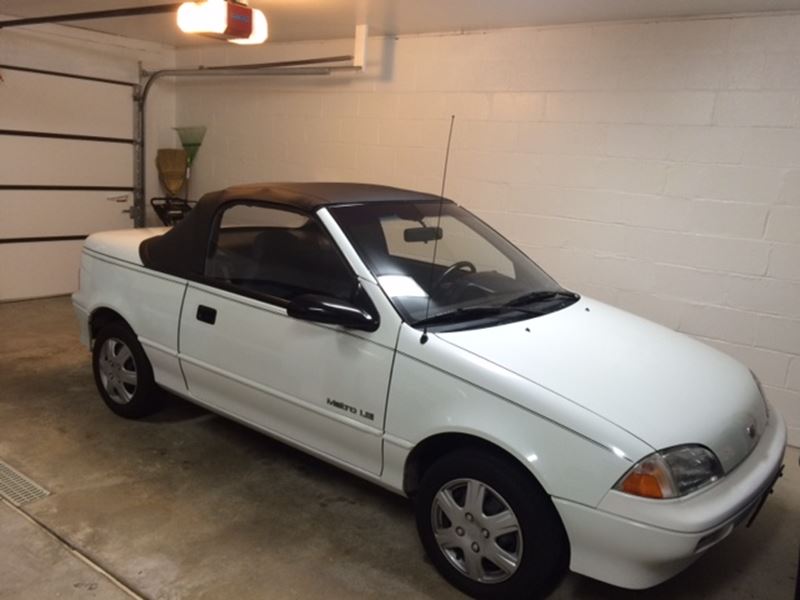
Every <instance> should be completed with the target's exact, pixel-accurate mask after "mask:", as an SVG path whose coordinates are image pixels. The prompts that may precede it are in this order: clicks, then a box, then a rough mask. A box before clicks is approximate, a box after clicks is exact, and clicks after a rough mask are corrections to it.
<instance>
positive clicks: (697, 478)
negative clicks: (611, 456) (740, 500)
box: [614, 445, 723, 498]
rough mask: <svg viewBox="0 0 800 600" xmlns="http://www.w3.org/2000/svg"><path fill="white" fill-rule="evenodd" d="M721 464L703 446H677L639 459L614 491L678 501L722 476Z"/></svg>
mask: <svg viewBox="0 0 800 600" xmlns="http://www.w3.org/2000/svg"><path fill="white" fill-rule="evenodd" d="M722 474H723V473H722V465H720V462H719V459H717V457H716V455H715V454H714V453H713V452H711V450H709V449H708V448H706V447H704V446H695V445H692V446H676V447H674V448H669V449H667V450H662V451H660V452H655V453H654V454H651V455H650V456H647V457H645V458H643V459H642V460H640V461H639V462H638V463H636V465H634V467H633V468H632V469H631V470H630V471H628V472H627V473H626V474H625V476H624V477H623V478H622V479H620V480H619V482H618V483H617V485H616V486H614V488H615V489H617V490H619V491H621V492H625V493H626V494H633V495H634V496H643V497H645V498H678V497H680V496H685V495H686V494H689V493H690V492H693V491H695V490H698V489H700V488H701V487H703V486H705V485H708V484H709V483H713V482H714V481H716V480H717V479H719V478H720V477H722Z"/></svg>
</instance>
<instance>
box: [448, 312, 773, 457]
mask: <svg viewBox="0 0 800 600" xmlns="http://www.w3.org/2000/svg"><path fill="white" fill-rule="evenodd" d="M440 337H441V338H442V339H444V340H446V341H448V342H450V343H452V344H454V345H456V346H458V347H459V348H463V349H464V350H467V351H469V352H472V353H473V354H475V355H477V356H480V357H482V358H485V359H486V360H488V361H490V362H492V363H494V364H496V365H502V366H503V367H504V368H506V369H508V370H510V371H512V372H514V373H517V374H518V375H520V376H521V377H524V378H525V379H528V380H530V381H533V382H536V383H538V384H539V385H541V386H543V387H545V388H547V389H550V390H556V391H557V392H558V393H559V394H561V395H563V396H564V397H566V398H569V399H570V400H572V401H573V402H577V403H578V404H580V405H581V406H583V407H584V408H586V409H587V410H589V411H591V412H592V413H594V414H596V415H600V416H602V418H604V419H606V420H608V421H611V422H612V423H615V424H616V425H618V426H619V427H621V428H623V429H625V430H626V431H628V432H630V433H631V434H633V435H635V436H636V437H638V438H639V439H640V440H643V441H645V442H646V443H647V444H649V445H650V446H652V447H653V448H654V449H656V450H663V449H666V448H670V447H672V446H678V445H681V444H687V443H697V440H702V442H703V444H705V445H706V446H708V447H709V448H710V449H711V450H713V451H714V453H715V454H716V455H717V457H718V458H719V459H720V462H721V463H722V466H723V468H724V469H725V470H726V471H728V470H730V469H731V468H733V467H734V466H736V465H737V464H739V462H741V461H742V460H743V459H744V457H745V456H747V455H748V454H749V453H750V450H751V449H752V447H753V445H754V444H755V440H751V439H750V438H748V437H747V436H746V435H743V432H744V431H745V428H746V427H747V425H749V424H751V423H755V424H756V428H757V430H758V431H764V427H765V423H766V418H767V416H766V412H765V408H764V403H763V401H762V399H761V394H760V392H759V391H758V388H757V386H756V385H755V382H754V381H753V377H752V375H751V374H750V372H749V371H748V369H747V368H746V367H744V366H743V365H742V364H741V363H738V362H737V361H735V360H734V359H732V358H730V357H729V356H727V355H725V354H722V353H721V352H719V351H717V350H714V349H713V348H711V347H709V346H706V345H705V344H701V343H700V342H697V341H695V340H694V339H692V338H690V337H688V336H686V335H683V334H680V333H676V332H674V331H672V330H671V329H667V328H666V327H662V326H660V325H657V324H655V323H653V322H651V321H647V320H645V319H642V318H640V317H637V316H634V315H632V314H630V313H627V312H624V311H621V310H619V309H616V308H613V307H611V306H608V305H606V304H603V303H601V302H597V301H595V300H592V299H590V298H586V297H584V298H583V299H582V300H581V301H580V302H578V303H576V304H573V305H572V306H570V307H568V308H566V309H564V310H560V311H558V312H556V313H552V314H550V315H546V316H544V317H539V318H536V319H531V320H528V321H519V322H516V323H509V324H507V325H499V326H497V327H490V328H485V329H475V330H471V331H460V332H454V333H447V334H441V335H440ZM719 415H725V419H724V420H721V419H719Z"/></svg>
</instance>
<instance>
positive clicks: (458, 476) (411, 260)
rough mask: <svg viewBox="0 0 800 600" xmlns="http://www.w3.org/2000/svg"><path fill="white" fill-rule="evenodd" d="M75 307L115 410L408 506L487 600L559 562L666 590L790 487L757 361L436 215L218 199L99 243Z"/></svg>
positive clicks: (359, 201)
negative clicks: (255, 435) (224, 436)
mask: <svg viewBox="0 0 800 600" xmlns="http://www.w3.org/2000/svg"><path fill="white" fill-rule="evenodd" d="M73 301H74V305H75V309H76V312H77V316H78V320H79V322H80V329H81V336H82V340H83V341H84V342H85V343H86V344H87V345H90V347H91V348H92V350H93V366H94V374H95V380H96V382H97V387H98V389H99V391H100V394H101V396H102V397H103V399H104V400H105V402H106V404H108V406H109V407H110V408H111V410H113V411H114V412H115V413H117V414H119V415H122V416H124V417H129V418H136V417H142V416H145V415H147V414H149V413H151V412H152V411H154V410H156V409H157V408H158V405H159V398H160V397H161V394H160V391H161V389H164V390H168V391H169V392H172V393H174V394H177V395H179V396H182V397H184V398H186V399H188V400H190V401H192V402H195V403H197V404H200V405H203V406H206V407H208V408H209V409H211V410H213V411H216V412H218V413H220V414H222V415H225V416H227V417H230V418H232V419H235V420H237V421H239V422H241V423H244V424H246V425H248V426H250V427H253V428H255V429H257V430H259V431H263V432H264V433H267V434H269V435H271V436H274V437H275V438H278V439H280V440H283V441H285V442H287V443H289V444H292V445H293V446H297V447H298V448H301V449H303V450H305V451H307V452H309V453H311V454H314V455H315V456H318V457H320V458H322V459H323V460H326V461H329V462H331V463H334V464H336V465H338V466H340V467H342V468H344V469H347V470H348V471H351V472H353V473H356V474H357V475H360V476H361V477H364V478H365V479H369V480H371V481H374V482H375V483H377V484H379V485H382V486H384V487H386V488H389V489H390V490H393V491H395V492H397V493H399V494H404V495H407V496H409V497H411V498H413V500H414V502H415V506H416V514H417V527H418V530H419V535H420V538H421V540H422V544H423V546H424V547H425V550H426V551H427V553H428V555H429V556H430V558H431V560H432V562H433V564H434V565H435V566H436V567H437V569H438V570H439V571H440V572H441V574H442V575H443V576H444V577H445V578H447V579H448V580H449V581H450V582H451V583H452V584H453V585H455V586H456V587H458V588H459V589H461V590H462V591H464V592H466V593H467V594H470V595H472V596H475V597H481V598H498V599H500V598H502V599H511V598H530V597H538V596H541V595H543V594H546V593H547V591H548V590H550V589H552V587H553V586H554V585H555V584H556V583H557V582H558V580H559V577H560V576H561V575H562V574H563V573H564V572H565V570H566V568H567V567H569V568H570V569H572V570H573V571H576V572H578V573H582V574H584V575H588V576H589V577H593V578H596V579H600V580H602V581H606V582H609V583H612V584H614V585H617V586H623V587H627V588H646V587H649V586H653V585H655V584H658V583H660V582H662V581H664V580H665V579H667V578H669V577H671V576H672V575H674V574H676V573H678V572H679V571H680V570H681V569H683V568H685V567H686V566H687V565H689V564H690V563H691V562H692V561H693V560H695V559H696V558H698V557H699V556H700V555H702V554H703V553H704V552H705V551H706V550H708V549H709V548H710V547H712V546H713V545H715V544H716V543H718V542H719V541H720V540H722V539H723V538H725V537H726V536H727V535H728V534H729V533H730V532H731V530H733V528H734V527H735V526H736V525H738V524H739V523H742V522H744V521H748V522H749V521H750V520H751V519H752V517H754V516H755V514H756V513H757V512H758V510H759V509H760V507H761V505H762V503H763V501H764V499H765V498H766V497H767V495H768V494H769V492H770V491H771V489H772V486H773V484H774V482H775V481H776V479H777V478H778V477H779V475H780V473H781V469H782V461H783V455H784V449H785V444H786V428H785V424H784V422H783V419H782V418H781V415H780V414H778V413H777V412H776V411H775V410H773V409H772V408H771V407H770V406H768V404H767V403H766V401H765V400H764V398H763V395H762V393H761V390H760V387H759V384H758V382H757V381H756V380H755V378H754V376H753V375H752V374H751V372H750V371H749V370H748V369H747V368H746V367H744V366H742V365H741V364H739V363H738V362H736V361H735V360H733V359H731V358H729V357H727V356H725V355H724V354H721V353H719V352H717V351H716V350H713V349H711V348H709V347H707V346H705V345H703V344H701V343H699V342H697V341H694V340H692V339H690V338H689V337H686V336H684V335H681V334H678V333H675V332H673V331H671V330H668V329H665V328H663V327H660V326H658V325H655V324H653V323H651V322H648V321H646V320H644V319H640V318H638V317H635V316H633V315H631V314H628V313H625V312H622V311H620V310H617V309H615V308H612V307H611V306H608V305H605V304H603V303H601V302H598V301H595V300H592V299H591V298H587V297H581V296H579V295H578V294H576V293H573V292H571V291H567V290H565V289H563V288H562V287H560V286H559V285H558V284H557V283H556V282H555V281H554V280H553V279H551V278H550V277H549V276H548V275H547V274H545V273H544V272H543V271H542V270H541V269H540V268H539V267H537V266H536V265H535V264H534V263H533V262H531V260H530V259H529V258H528V257H526V256H525V255H524V254H523V253H522V252H520V251H519V250H518V249H516V248H515V247H514V246H513V245H511V244H510V243H509V242H508V241H506V240H505V239H504V238H503V237H501V236H500V235H499V234H497V233H496V232H495V231H493V230H492V229H491V228H490V227H488V226H487V225H486V224H484V223H483V222H481V221H480V220H479V219H477V218H476V217H475V216H473V215H472V214H470V213H469V212H467V211H466V210H464V209H462V208H460V207H459V206H457V205H456V204H454V203H452V202H450V201H448V200H442V199H440V198H439V197H437V196H431V195H427V194H422V193H416V192H410V191H405V190H399V189H393V188H388V187H380V186H371V185H357V184H321V183H319V184H263V185H253V186H242V187H235V188H230V189H227V190H224V191H221V192H215V193H212V194H208V195H206V196H205V197H204V198H203V199H202V200H200V202H199V204H198V205H197V207H196V208H195V209H194V210H193V211H192V212H191V213H189V215H188V216H187V218H186V219H185V220H184V221H182V222H181V223H180V224H178V225H177V226H176V227H174V228H172V229H169V230H167V229H158V230H155V229H149V230H148V229H138V230H127V231H116V232H108V233H99V234H95V235H92V236H90V237H89V238H88V239H87V241H86V245H85V248H84V250H83V257H82V262H81V269H80V289H79V291H78V292H76V293H75V294H74V296H73Z"/></svg>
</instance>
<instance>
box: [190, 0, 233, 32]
mask: <svg viewBox="0 0 800 600" xmlns="http://www.w3.org/2000/svg"><path fill="white" fill-rule="evenodd" d="M178 27H179V28H180V30H181V31H183V32H184V33H217V34H220V35H221V34H223V33H225V30H226V29H227V28H228V3H227V2H225V0H208V1H207V2H184V3H183V4H181V6H180V8H179V9H178Z"/></svg>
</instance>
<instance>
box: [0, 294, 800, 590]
mask: <svg viewBox="0 0 800 600" xmlns="http://www.w3.org/2000/svg"><path fill="white" fill-rule="evenodd" d="M0 459H3V460H5V461H6V462H8V463H9V464H11V465H12V466H14V467H15V468H17V469H18V470H20V471H22V472H23V473H25V474H26V475H28V476H29V477H31V478H32V479H34V480H35V481H37V482H38V483H40V484H41V485H43V486H45V487H46V488H47V489H49V490H50V491H51V492H52V493H51V495H50V496H49V497H47V498H45V499H42V500H39V501H36V502H34V503H31V504H28V505H25V506H24V507H23V508H24V510H25V512H26V513H28V514H29V515H31V517H33V518H34V519H35V520H37V521H38V522H39V523H41V524H42V525H43V526H44V528H47V529H49V530H51V531H52V532H54V533H55V534H57V536H58V537H59V538H61V540H63V541H64V542H66V543H67V544H68V545H70V546H72V547H74V548H75V549H76V550H77V551H78V553H80V554H82V555H84V556H85V557H87V558H88V559H89V560H90V561H93V562H94V563H95V564H97V565H99V566H100V567H102V568H103V569H105V570H106V571H107V572H109V573H111V574H113V575H114V576H115V577H116V578H118V579H119V580H120V581H123V582H124V583H125V584H126V585H127V586H129V587H130V588H131V589H132V590H135V592H136V593H137V594H139V595H141V596H143V597H146V598H159V599H178V598H192V599H206V598H208V599H211V598H236V599H237V600H245V599H248V598H303V599H313V598H325V599H330V598H354V597H358V598H381V599H385V598H459V597H461V596H460V594H458V593H457V592H455V591H453V590H452V589H451V588H450V587H449V586H448V585H447V584H445V583H444V582H443V581H442V580H441V579H440V578H439V577H438V576H437V575H436V573H435V572H434V570H433V568H432V567H431V566H430V565H429V564H428V563H427V562H426V561H425V559H424V558H423V555H422V551H421V548H420V545H419V544H418V542H417V538H416V533H415V530H414V524H413V517H412V512H411V509H410V506H409V505H408V503H407V502H406V501H405V500H403V499H402V498H399V497H396V496H394V495H392V494H390V493H388V492H385V491H383V490H381V489H379V488H376V487H374V486H372V485H370V484H368V483H365V482H362V481H360V480H358V479H357V478H355V477H352V476H350V475H347V474H345V473H343V472H341V471H339V470H337V469H335V468H333V467H330V466H328V465H326V464H324V463H322V462H319V461H317V460H316V459H313V458H310V457H307V456H305V455H303V454H302V453H300V452H297V451H295V450H292V449H290V448H288V447H286V446H284V445H282V444H280V443H277V442H275V441H272V440H270V439H269V438H267V437H264V436H262V435H259V434H256V433H254V432H251V431H249V430H247V429H245V428H244V427H241V426H239V425H236V424H233V423H231V422H229V421H226V420H224V419H222V418H219V417H217V416H214V415H212V414H210V413H208V412H206V411H204V410H201V409H199V408H196V407H194V406H192V405H189V404H187V403H184V402H181V401H177V400H176V401H174V402H171V403H170V404H169V406H168V407H167V409H166V410H165V411H164V412H163V413H161V414H159V415H157V416H156V417H154V418H151V419H150V420H146V421H139V422H132V421H125V420H123V419H120V418H118V417H115V416H114V415H113V414H112V413H111V412H110V411H108V410H107V409H106V408H105V407H104V406H103V405H102V403H101V401H100V399H99V397H98V395H97V393H96V391H95V389H94V384H93V381H92V376H91V372H90V365H89V355H88V353H87V352H86V351H85V350H84V349H83V348H82V347H81V346H80V345H79V343H78V339H77V331H76V326H75V321H74V320H73V317H72V314H71V307H70V305H69V301H68V299H67V298H54V299H48V300H38V301H31V302H21V303H13V304H4V305H0ZM797 460H798V453H797V451H796V450H790V451H789V453H788V455H787V460H786V464H787V474H786V477H784V479H783V480H782V481H781V482H780V483H779V486H778V489H777V491H776V493H775V494H774V495H773V497H772V498H771V499H770V501H769V502H768V503H767V505H766V506H765V508H764V510H763V512H762V514H761V515H760V517H759V519H758V521H757V522H756V525H755V526H754V527H753V528H751V529H743V528H742V529H739V530H737V531H735V532H734V533H733V535H732V536H731V537H730V538H728V539H727V540H726V541H725V542H723V543H722V544H721V545H720V546H718V547H717V548H715V549H714V550H713V551H712V552H711V553H709V554H707V555H706V556H705V557H703V558H702V559H701V560H700V561H698V562H697V563H696V564H695V565H694V566H692V567H691V568H690V569H689V570H687V571H685V572H684V573H682V574H681V575H679V576H678V577H676V578H675V579H673V580H671V581H669V582H667V583H666V584H663V585H661V586H659V587H657V588H655V589H653V590H650V591H646V592H629V591H625V590H620V589H617V588H614V587H611V586H607V585H604V584H601V583H598V582H595V581H592V580H589V579H587V578H584V577H579V576H577V575H573V574H570V575H568V576H567V578H566V579H565V580H564V582H563V583H562V585H561V586H560V587H559V589H558V590H557V591H556V592H555V593H554V594H553V596H552V597H553V598H609V599H610V598H615V599H616V598H623V599H636V598H647V599H648V600H656V599H667V598H669V599H674V598H725V599H726V600H730V599H739V598H769V599H773V598H774V599H789V598H792V597H793V595H794V589H795V577H796V572H797V560H798V546H799V545H800V544H799V542H800V473H798V467H797ZM59 597H63V598H73V597H80V598H93V597H96V598H114V599H115V598H119V597H123V593H122V592H121V591H120V588H119V587H117V586H115V585H114V584H113V583H112V582H111V581H110V580H109V579H108V578H106V577H105V576H104V575H102V574H101V573H98V572H97V571H96V570H93V569H91V568H90V567H89V566H87V564H86V563H85V562H82V561H81V560H79V559H78V558H76V555H75V553H74V552H72V551H68V550H67V545H66V544H64V543H62V542H61V541H58V540H57V539H56V538H54V537H52V536H50V535H49V534H46V533H45V531H44V529H43V528H42V527H41V526H39V525H36V524H34V523H32V522H30V521H28V520H27V519H26V518H25V517H24V516H22V515H20V514H19V513H17V512H15V511H13V510H12V509H10V508H9V506H8V505H5V504H0V598H2V599H4V600H5V599H12V598H14V599H16V598H20V599H22V598H24V599H26V600H27V599H29V598H34V599H35V598H59Z"/></svg>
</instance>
